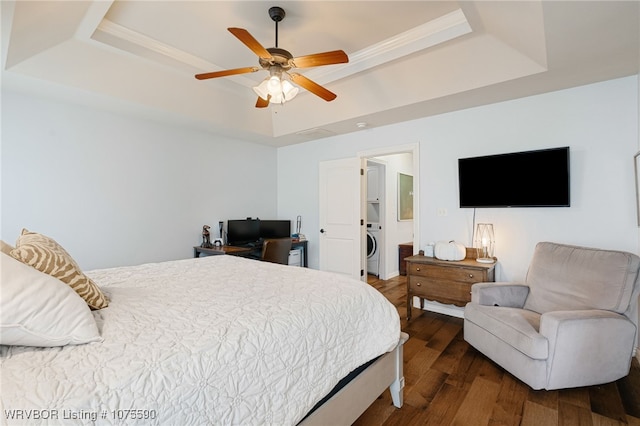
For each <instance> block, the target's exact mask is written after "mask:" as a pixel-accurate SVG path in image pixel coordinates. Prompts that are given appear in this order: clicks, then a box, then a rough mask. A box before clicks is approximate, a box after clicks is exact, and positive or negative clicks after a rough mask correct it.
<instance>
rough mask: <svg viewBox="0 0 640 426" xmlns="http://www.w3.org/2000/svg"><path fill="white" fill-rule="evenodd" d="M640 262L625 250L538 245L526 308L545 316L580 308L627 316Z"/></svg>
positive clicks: (529, 281)
mask: <svg viewBox="0 0 640 426" xmlns="http://www.w3.org/2000/svg"><path fill="white" fill-rule="evenodd" d="M639 263H640V258H638V257H637V256H633V255H631V254H630V253H625V252H621V251H613V250H600V249H591V248H586V247H578V246H568V245H560V244H554V243H550V242H541V243H538V244H537V245H536V249H535V252H534V255H533V259H532V261H531V265H530V266H529V271H528V273H527V278H526V283H527V285H529V287H530V291H529V296H528V297H527V300H526V302H525V305H524V308H525V309H528V310H531V311H535V312H538V313H541V314H542V313H545V312H551V311H556V310H580V309H603V310H609V311H614V312H618V313H624V312H625V310H626V309H627V308H628V307H629V303H630V301H631V294H632V291H633V284H634V282H635V280H636V276H637V273H638V267H639ZM603 282H606V283H607V285H606V286H603V285H602V283H603Z"/></svg>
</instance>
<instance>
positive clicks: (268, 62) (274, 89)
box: [195, 6, 349, 108]
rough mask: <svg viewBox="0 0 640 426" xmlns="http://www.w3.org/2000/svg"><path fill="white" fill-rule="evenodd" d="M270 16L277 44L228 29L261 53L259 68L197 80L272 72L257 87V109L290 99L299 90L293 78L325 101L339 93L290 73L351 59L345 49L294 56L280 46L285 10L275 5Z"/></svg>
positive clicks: (206, 74)
mask: <svg viewBox="0 0 640 426" xmlns="http://www.w3.org/2000/svg"><path fill="white" fill-rule="evenodd" d="M269 16H270V17H271V19H272V20H273V21H274V22H275V23H276V47H269V48H267V49H265V48H264V47H263V46H262V45H261V44H260V43H259V42H258V41H257V40H256V39H255V38H254V37H253V36H252V35H251V34H249V32H248V31H247V30H245V29H243V28H227V29H228V30H229V32H230V33H231V34H233V35H234V36H236V38H238V40H240V41H241V42H242V43H244V44H245V45H246V46H247V47H248V48H249V49H251V50H252V51H253V53H255V54H256V55H258V63H259V64H260V67H244V68H235V69H230V70H224V71H215V72H208V73H203V74H196V76H195V77H196V78H197V79H198V80H206V79H209V78H217V77H226V76H229V75H237V74H247V73H253V72H256V71H260V70H262V69H264V70H267V71H269V77H267V78H265V79H264V80H263V81H262V83H260V84H259V85H258V86H256V87H254V88H253V90H254V91H255V92H256V93H257V94H258V100H257V101H256V108H265V107H267V106H269V103H280V104H283V103H285V102H286V101H290V100H291V99H293V98H294V97H295V96H296V95H297V94H298V91H299V89H298V88H297V87H296V86H294V85H293V84H291V81H293V82H294V83H296V84H298V85H300V86H302V87H303V88H305V89H307V90H308V91H310V92H311V93H313V94H315V95H317V96H319V97H321V98H322V99H324V100H325V101H332V100H334V99H335V98H336V94H335V93H333V92H331V91H329V90H327V89H326V88H324V87H322V86H321V85H319V84H318V83H316V82H314V81H312V80H310V79H309V78H307V77H305V76H303V75H302V74H299V73H297V72H290V71H291V70H292V69H294V68H310V67H318V66H321V65H333V64H341V63H346V62H349V57H348V56H347V54H346V53H344V52H343V51H342V50H333V51H330V52H323V53H316V54H313V55H306V56H299V57H295V58H294V57H293V55H292V54H291V53H289V52H288V51H287V50H284V49H281V48H279V47H278V22H280V21H282V20H283V19H284V17H285V12H284V9H282V8H280V7H277V6H274V7H271V8H270V9H269Z"/></svg>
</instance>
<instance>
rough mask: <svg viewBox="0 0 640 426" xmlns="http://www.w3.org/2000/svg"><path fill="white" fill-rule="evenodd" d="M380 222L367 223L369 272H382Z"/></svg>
mask: <svg viewBox="0 0 640 426" xmlns="http://www.w3.org/2000/svg"><path fill="white" fill-rule="evenodd" d="M379 236H380V224H378V223H367V274H371V275H376V276H377V275H379V273H380V247H379Z"/></svg>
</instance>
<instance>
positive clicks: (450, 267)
mask: <svg viewBox="0 0 640 426" xmlns="http://www.w3.org/2000/svg"><path fill="white" fill-rule="evenodd" d="M469 252H470V250H467V253H469ZM406 261H407V319H409V320H410V319H411V307H412V305H413V304H412V301H413V297H414V296H416V297H419V298H420V307H421V308H423V307H424V299H427V300H432V301H436V302H440V303H444V304H447V305H456V306H465V305H466V304H467V302H470V301H471V285H472V284H475V283H480V282H493V281H495V266H496V262H494V263H479V262H476V260H475V258H466V259H464V260H460V261H447V260H439V259H436V258H435V257H427V256H421V255H415V256H410V257H407V258H406Z"/></svg>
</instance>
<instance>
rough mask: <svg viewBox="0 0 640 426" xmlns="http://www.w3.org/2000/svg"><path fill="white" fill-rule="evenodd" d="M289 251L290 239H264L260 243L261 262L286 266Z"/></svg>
mask: <svg viewBox="0 0 640 426" xmlns="http://www.w3.org/2000/svg"><path fill="white" fill-rule="evenodd" d="M290 251H291V238H273V239H266V240H264V242H263V243H262V260H264V261H265V262H272V263H280V264H282V265H288V264H289V252H290Z"/></svg>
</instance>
